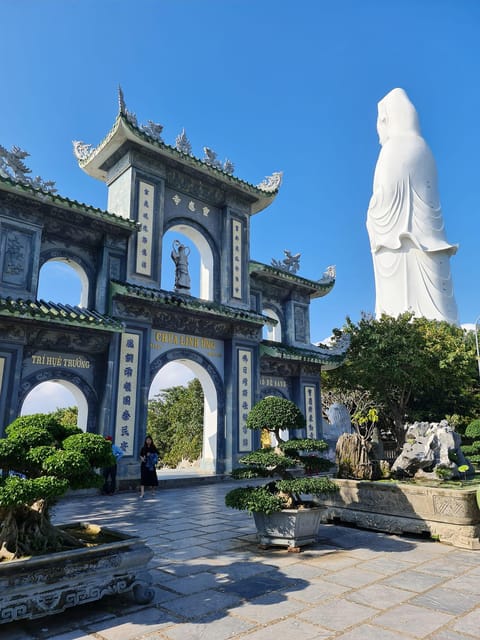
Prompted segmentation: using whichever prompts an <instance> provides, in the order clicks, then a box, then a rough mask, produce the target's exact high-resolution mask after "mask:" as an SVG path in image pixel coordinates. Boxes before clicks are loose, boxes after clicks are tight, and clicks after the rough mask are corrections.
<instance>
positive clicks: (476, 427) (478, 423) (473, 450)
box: [462, 418, 480, 467]
mask: <svg viewBox="0 0 480 640" xmlns="http://www.w3.org/2000/svg"><path fill="white" fill-rule="evenodd" d="M465 436H466V438H468V440H469V441H470V442H469V443H468V444H464V445H462V451H463V453H464V454H465V455H466V456H468V459H469V460H470V462H471V463H472V464H474V465H475V466H476V467H479V466H480V419H478V418H477V419H476V420H472V422H470V424H469V425H468V426H467V428H466V429H465Z"/></svg>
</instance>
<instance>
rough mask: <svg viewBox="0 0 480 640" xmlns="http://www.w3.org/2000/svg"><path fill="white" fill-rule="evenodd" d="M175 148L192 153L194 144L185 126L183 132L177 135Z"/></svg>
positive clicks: (188, 153) (181, 151)
mask: <svg viewBox="0 0 480 640" xmlns="http://www.w3.org/2000/svg"><path fill="white" fill-rule="evenodd" d="M175 148H176V150H177V151H180V153H185V154H186V155H188V156H191V155H192V145H191V144H190V140H189V139H188V138H187V134H186V133H185V128H183V129H182V132H181V133H179V134H178V136H177V137H176V139H175Z"/></svg>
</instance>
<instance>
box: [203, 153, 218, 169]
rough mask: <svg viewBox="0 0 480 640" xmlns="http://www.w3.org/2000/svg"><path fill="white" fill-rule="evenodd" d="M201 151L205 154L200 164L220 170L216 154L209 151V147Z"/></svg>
mask: <svg viewBox="0 0 480 640" xmlns="http://www.w3.org/2000/svg"><path fill="white" fill-rule="evenodd" d="M203 151H204V152H205V155H204V157H203V159H202V162H204V163H205V164H209V165H210V166H211V167H215V169H220V170H222V163H221V162H220V160H218V158H217V154H216V152H215V151H214V150H213V149H210V147H203Z"/></svg>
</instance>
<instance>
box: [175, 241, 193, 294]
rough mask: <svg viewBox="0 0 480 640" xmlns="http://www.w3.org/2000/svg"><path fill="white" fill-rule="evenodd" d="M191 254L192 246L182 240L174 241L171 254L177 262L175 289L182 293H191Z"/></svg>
mask: <svg viewBox="0 0 480 640" xmlns="http://www.w3.org/2000/svg"><path fill="white" fill-rule="evenodd" d="M189 255H190V247H186V246H185V245H184V244H182V243H181V242H180V240H174V241H173V245H172V253H171V256H172V260H173V262H174V263H175V291H178V292H180V293H182V292H183V293H190V274H189V273H188V256H189Z"/></svg>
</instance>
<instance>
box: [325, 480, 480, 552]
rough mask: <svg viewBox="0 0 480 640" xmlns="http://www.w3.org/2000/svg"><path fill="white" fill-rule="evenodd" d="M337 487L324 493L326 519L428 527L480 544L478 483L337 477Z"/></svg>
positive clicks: (465, 544) (414, 529)
mask: <svg viewBox="0 0 480 640" xmlns="http://www.w3.org/2000/svg"><path fill="white" fill-rule="evenodd" d="M334 482H335V484H337V485H338V487H339V491H338V492H337V493H333V494H329V495H325V496H319V497H317V498H315V502H317V503H318V504H321V505H322V506H323V507H325V511H324V512H323V520H324V521H327V522H328V521H329V522H331V521H333V520H340V521H342V522H349V523H354V524H356V525H358V526H359V527H364V528H366V529H377V530H379V531H386V532H388V533H416V534H422V533H428V534H429V535H431V536H432V537H434V538H437V539H439V540H440V541H441V542H446V543H448V544H451V545H453V546H455V547H461V548H464V549H480V510H479V507H478V505H477V502H476V494H477V489H476V488H475V487H474V488H459V489H450V488H444V487H441V486H438V487H436V486H427V485H421V484H413V483H412V484H408V483H394V482H369V481H364V480H340V479H335V480H334Z"/></svg>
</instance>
